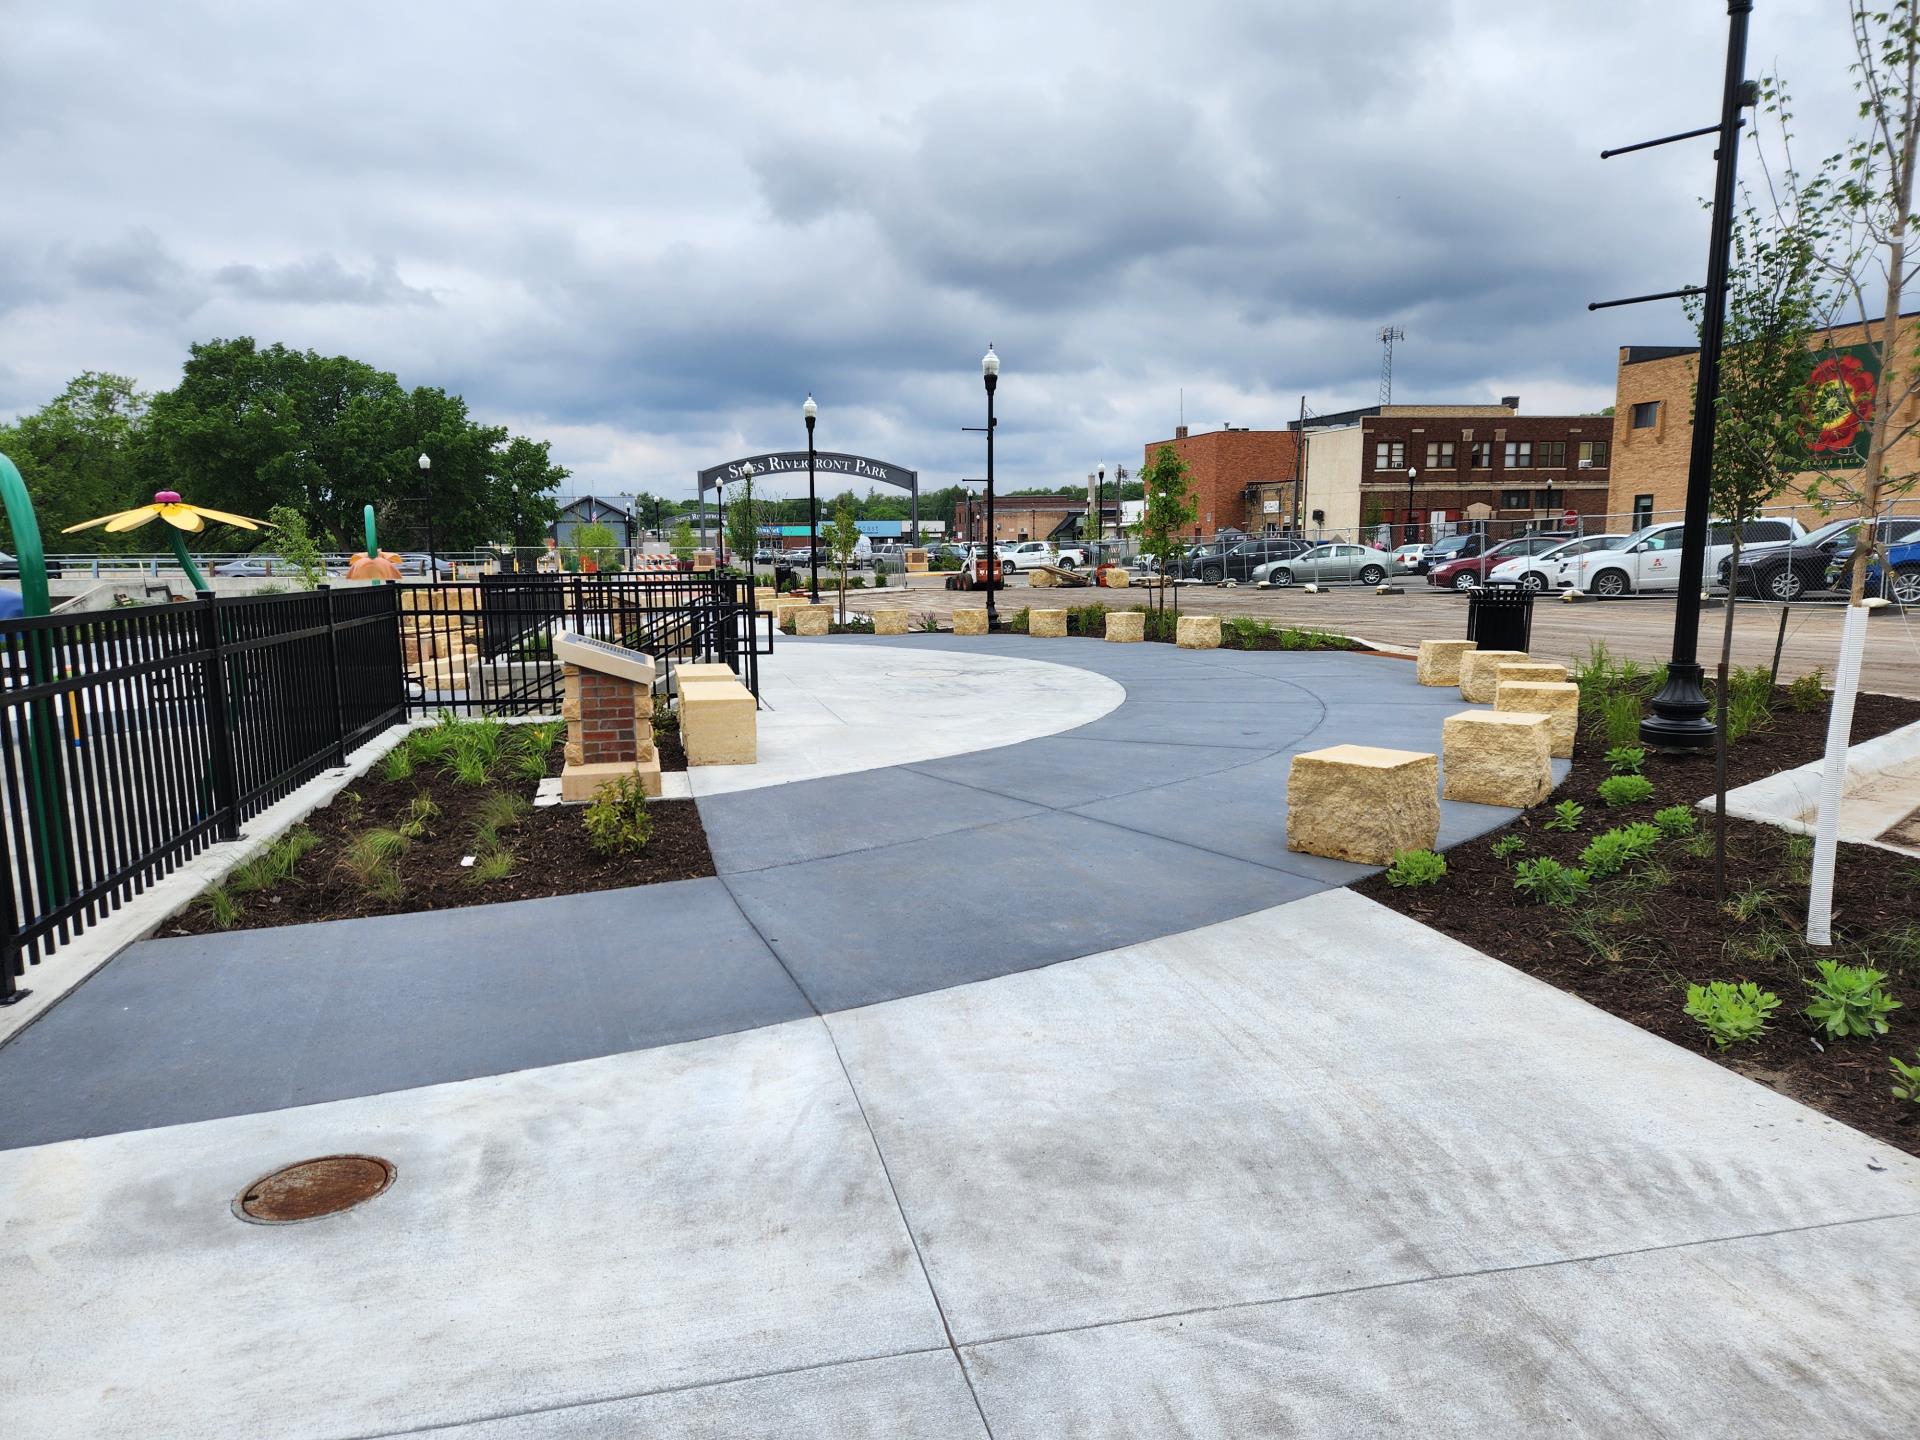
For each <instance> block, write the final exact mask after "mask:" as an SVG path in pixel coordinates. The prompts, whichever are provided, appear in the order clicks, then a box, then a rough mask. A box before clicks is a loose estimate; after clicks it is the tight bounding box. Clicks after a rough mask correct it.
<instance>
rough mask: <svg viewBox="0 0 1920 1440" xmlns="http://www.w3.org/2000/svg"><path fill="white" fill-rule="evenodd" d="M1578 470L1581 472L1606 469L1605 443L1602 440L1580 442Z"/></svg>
mask: <svg viewBox="0 0 1920 1440" xmlns="http://www.w3.org/2000/svg"><path fill="white" fill-rule="evenodd" d="M1580 468H1581V469H1582V470H1604V469H1606V468H1607V442H1606V441H1604V440H1582V441H1581V442H1580Z"/></svg>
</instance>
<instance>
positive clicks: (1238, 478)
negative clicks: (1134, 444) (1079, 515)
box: [1135, 425, 1298, 536]
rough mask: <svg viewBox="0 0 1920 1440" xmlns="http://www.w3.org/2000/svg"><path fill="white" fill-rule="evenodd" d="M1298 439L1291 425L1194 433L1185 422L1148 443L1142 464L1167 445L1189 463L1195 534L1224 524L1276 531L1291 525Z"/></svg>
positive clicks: (1252, 530) (1209, 532)
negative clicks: (1166, 437)
mask: <svg viewBox="0 0 1920 1440" xmlns="http://www.w3.org/2000/svg"><path fill="white" fill-rule="evenodd" d="M1297 444H1298V438H1297V437H1296V436H1295V435H1294V433H1293V431H1292V430H1290V429H1288V430H1251V429H1246V428H1241V427H1231V426H1230V427H1228V428H1225V429H1221V430H1207V431H1203V432H1202V433H1200V434H1198V435H1195V434H1193V433H1191V432H1190V431H1189V430H1188V428H1187V427H1186V426H1185V425H1181V426H1179V427H1177V428H1176V429H1175V430H1174V432H1173V438H1172V439H1171V440H1154V441H1150V442H1149V443H1148V444H1147V445H1146V447H1145V448H1144V450H1143V451H1142V455H1141V467H1142V469H1144V468H1145V467H1146V466H1149V465H1151V464H1152V463H1153V457H1154V456H1155V455H1157V454H1158V453H1159V452H1160V448H1161V447H1162V446H1163V445H1164V446H1170V447H1172V449H1173V452H1174V453H1175V454H1176V455H1178V456H1179V457H1180V458H1181V459H1182V460H1184V461H1186V462H1187V470H1188V472H1189V474H1190V477H1191V484H1192V487H1193V488H1192V490H1191V491H1190V492H1189V493H1190V495H1191V496H1192V498H1193V500H1194V503H1195V513H1194V519H1193V533H1194V534H1195V535H1196V536H1209V535H1212V534H1214V533H1215V532H1216V531H1219V530H1224V529H1234V530H1244V531H1246V532H1248V533H1249V534H1257V533H1259V532H1261V531H1265V530H1275V531H1278V530H1284V529H1286V528H1287V527H1288V525H1289V523H1290V517H1291V515H1292V512H1293V489H1294V484H1295V481H1296V478H1297V475H1298V472H1297V471H1296V469H1295V468H1294V453H1295V447H1296V445H1297ZM1135 478H1136V479H1137V478H1138V476H1136V477H1135Z"/></svg>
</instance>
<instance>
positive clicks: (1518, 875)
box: [1513, 855, 1587, 905]
mask: <svg viewBox="0 0 1920 1440" xmlns="http://www.w3.org/2000/svg"><path fill="white" fill-rule="evenodd" d="M1513 888H1514V889H1516V890H1518V891H1519V892H1520V893H1521V894H1522V895H1525V896H1526V897H1527V898H1528V899H1529V900H1536V901H1538V902H1540V903H1541V904H1543V905H1571V904H1572V903H1573V902H1574V901H1576V900H1578V899H1579V898H1580V897H1581V896H1582V895H1584V894H1586V893H1587V872H1586V871H1584V870H1578V869H1575V868H1573V867H1572V866H1568V865H1562V864H1561V863H1560V862H1559V861H1558V860H1555V859H1553V858H1552V857H1551V856H1547V855H1542V856H1540V857H1539V858H1538V859H1535V860H1522V861H1521V862H1520V863H1519V864H1518V865H1516V866H1514V867H1513Z"/></svg>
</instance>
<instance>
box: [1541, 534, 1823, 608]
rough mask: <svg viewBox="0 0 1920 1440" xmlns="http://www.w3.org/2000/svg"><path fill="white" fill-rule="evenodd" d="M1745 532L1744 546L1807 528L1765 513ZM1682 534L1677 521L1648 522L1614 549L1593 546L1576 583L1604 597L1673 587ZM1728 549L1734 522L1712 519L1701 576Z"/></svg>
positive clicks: (1794, 537)
mask: <svg viewBox="0 0 1920 1440" xmlns="http://www.w3.org/2000/svg"><path fill="white" fill-rule="evenodd" d="M1743 531H1744V533H1743V534H1742V536H1741V543H1742V544H1743V545H1764V544H1767V543H1769V542H1771V541H1787V540H1801V539H1804V538H1805V537H1806V533H1807V527H1806V526H1804V525H1802V524H1801V523H1800V522H1799V521H1798V520H1794V519H1791V518H1784V519H1783V518H1779V517H1775V516H1765V517H1763V518H1761V519H1758V520H1749V521H1748V522H1747V523H1746V525H1745V526H1744V527H1743ZM1685 532H1686V526H1685V525H1684V524H1682V523H1681V522H1679V521H1677V520H1674V521H1668V522H1667V523H1665V524H1662V525H1649V526H1647V527H1646V528H1645V529H1644V530H1636V531H1635V532H1634V533H1633V534H1632V535H1630V536H1628V537H1627V543H1626V544H1625V545H1622V546H1621V547H1620V548H1619V549H1618V550H1596V551H1594V552H1592V553H1591V554H1588V555H1582V556H1581V557H1580V560H1579V568H1578V571H1577V573H1576V574H1575V576H1574V582H1573V583H1574V587H1575V588H1576V589H1579V590H1585V591H1587V592H1588V593H1590V594H1593V595H1601V596H1608V597H1612V596H1619V595H1633V594H1638V593H1640V592H1643V591H1649V590H1674V589H1677V588H1679V585H1680V555H1681V545H1682V542H1683V539H1684V537H1685ZM1732 553H1733V526H1732V525H1731V524H1730V523H1729V522H1727V521H1725V520H1714V521H1710V522H1709V523H1708V526H1707V549H1706V558H1705V563H1704V564H1703V566H1702V568H1701V578H1702V579H1707V578H1710V577H1712V576H1713V575H1715V574H1717V573H1718V571H1719V566H1720V562H1721V561H1722V560H1724V559H1726V558H1727V556H1729V555H1731V554H1732Z"/></svg>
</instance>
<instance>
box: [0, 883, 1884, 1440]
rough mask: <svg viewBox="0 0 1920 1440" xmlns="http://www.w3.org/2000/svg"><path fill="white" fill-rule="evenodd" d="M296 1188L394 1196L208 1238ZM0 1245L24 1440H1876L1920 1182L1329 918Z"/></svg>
mask: <svg viewBox="0 0 1920 1440" xmlns="http://www.w3.org/2000/svg"><path fill="white" fill-rule="evenodd" d="M338 1151H365V1152H372V1153H376V1154H380V1155H384V1156H386V1157H388V1158H390V1159H391V1160H393V1161H394V1162H395V1163H396V1165H397V1166H398V1179H397V1180H396V1183H395V1185H394V1187H393V1189H392V1190H391V1191H389V1192H388V1193H387V1194H386V1195H384V1196H382V1197H380V1198H379V1199H378V1200H375V1201H373V1202H371V1203H369V1204H367V1205H365V1206H363V1207H361V1208H360V1209H358V1210H355V1211H352V1212H349V1213H348V1214H346V1215H342V1216H336V1217H333V1218H330V1219H326V1220H321V1221H315V1222H311V1223H309V1224H305V1225H298V1226H290V1227H284V1228H278V1229H272V1228H262V1227H257V1226H248V1225H243V1224H240V1223H237V1222H236V1221H235V1220H234V1219H233V1217H232V1216H231V1215H230V1214H229V1213H228V1209H227V1206H228V1202H229V1201H230V1200H231V1198H232V1197H233V1195H234V1194H235V1193H237V1192H238V1191H239V1190H240V1189H241V1188H242V1187H243V1186H245V1185H246V1184H248V1183H249V1182H250V1181H251V1180H252V1179H253V1178H254V1177H255V1176H257V1175H258V1174H260V1173H261V1172H262V1171H264V1170H266V1169H268V1168H270V1167H272V1166H274V1165H277V1164H280V1163H283V1162H286V1161H288V1160H292V1159H295V1158H299V1157H303V1156H308V1155H317V1154H326V1153H331V1152H338ZM0 1195H4V1196H5V1197H6V1201H5V1208H4V1211H0V1216H4V1221H5V1226H6V1232H5V1233H6V1246H5V1250H4V1258H0V1297H4V1299H3V1300H0V1304H4V1307H5V1318H6V1320H7V1324H8V1335H9V1342H8V1348H9V1356H10V1363H9V1365H8V1366H7V1367H5V1369H4V1370H0V1429H4V1430H5V1432H6V1433H9V1434H20V1435H33V1436H35V1437H44V1440H61V1437H81V1436H86V1437H97V1436H121V1435H142V1436H146V1435H175V1434H181V1435H184V1434H191V1435H195V1436H208V1437H214V1436H252V1435H263V1434H270V1435H274V1436H281V1437H329V1440H334V1437H347V1436H374V1435H401V1434H418V1433H423V1432H431V1433H433V1434H435V1435H440V1436H451V1437H462V1440H472V1437H485V1440H504V1437H526V1436H539V1437H558V1436H587V1435H595V1436H598V1435H607V1434H635V1435H642V1434H644V1435H662V1436H665V1435H672V1436H682V1435H693V1436H711V1437H723V1436H724V1437H744V1436H873V1437H902V1436H928V1437H932V1436H942V1437H945V1436H985V1435H992V1436H994V1437H998V1440H1019V1437H1035V1440H1040V1437H1045V1440H1056V1437H1060V1436H1087V1437H1113V1436H1142V1437H1147V1436H1151V1437H1162V1436H1167V1435H1175V1434H1178V1435H1191V1436H1247V1435H1292V1434H1298V1435H1326V1436H1342V1437H1346V1436H1403V1435H1409V1434H1420V1435H1474V1436H1485V1435H1500V1436H1510V1435H1544V1434H1552V1435H1582V1436H1607V1437H1613V1436H1621V1435H1634V1436H1640V1435H1650V1436H1674V1437H1697V1436H1711V1435H1728V1436H1732V1435H1739V1436H1743V1437H1774V1436H1778V1437H1789V1436H1792V1437H1800V1436H1805V1435H1811V1434H1821V1435H1847V1436H1881V1435H1885V1436H1902V1435H1909V1434H1911V1433H1913V1430H1914V1428H1915V1426H1916V1425H1920V1389H1916V1387H1915V1386H1914V1385H1913V1383H1912V1380H1913V1371H1912V1357H1911V1354H1910V1347H1909V1345H1908V1342H1907V1337H1908V1336H1910V1335H1911V1334H1912V1333H1913V1332H1914V1327H1915V1324H1916V1322H1920V1302H1917V1301H1916V1298H1915V1295H1914V1292H1913V1289H1912V1286H1911V1284H1910V1279H1911V1276H1912V1274H1913V1273H1914V1272H1915V1267H1916V1265H1920V1226H1916V1223H1915V1218H1916V1216H1920V1164H1916V1163H1915V1162H1914V1161H1912V1160H1911V1159H1908V1158H1906V1157H1903V1156H1901V1155H1899V1154H1897V1153H1894V1152H1890V1151H1889V1150H1888V1149H1887V1148H1886V1147H1884V1146H1881V1145H1878V1144H1876V1143H1874V1142H1871V1141H1869V1140H1867V1139H1866V1138H1865V1137H1862V1136H1860V1135H1858V1134H1856V1133H1854V1132H1852V1131H1849V1130H1847V1129H1845V1128H1844V1127H1842V1126H1839V1125H1837V1124H1835V1123H1833V1122H1831V1121H1827V1120H1824V1119H1822V1118H1821V1117H1819V1116H1816V1115H1814V1114H1813V1113H1812V1112H1810V1111H1807V1110H1805V1109H1803V1108H1801V1107H1800V1106H1798V1105H1795V1104H1794V1103H1792V1102H1791V1101H1788V1100H1786V1099H1783V1098H1782V1097H1780V1096H1778V1095H1775V1094H1773V1093H1772V1092H1770V1091H1768V1090H1765V1089H1763V1088H1762V1087H1760V1086H1757V1085H1754V1084H1751V1083H1750V1082H1748V1081H1746V1080H1743V1079H1741V1078H1740V1077H1738V1076H1736V1075H1733V1074H1731V1073H1729V1072H1728V1071H1725V1070H1723V1069H1720V1068H1719V1067H1717V1066H1714V1065H1712V1064H1710V1063H1709V1062H1707V1061H1705V1060H1703V1059H1701V1058H1699V1057H1697V1056H1693V1055H1689V1054H1687V1053H1685V1052H1683V1051H1681V1050H1679V1049H1677V1048H1675V1047H1673V1046H1671V1045H1669V1044H1667V1043H1665V1042H1663V1041H1661V1040H1658V1039H1656V1038H1654V1037H1652V1036H1649V1035H1647V1034H1646V1033H1644V1032H1642V1031H1639V1030H1637V1029H1635V1028H1633V1027H1632V1026H1629V1025H1627V1024H1625V1023H1623V1022H1621V1021H1618V1020H1615V1019H1612V1018H1611V1017H1609V1016H1606V1015H1603V1014H1601V1013H1600V1012H1598V1011H1595V1010H1592V1009H1590V1008H1589V1007H1587V1006H1585V1005H1583V1004H1581V1003H1580V1002H1579V1001H1577V1000H1574V999H1571V998H1570V997H1568V996H1566V995H1565V994H1563V993H1561V992H1559V991H1556V990H1553V989H1550V988H1549V987H1546V986H1544V985H1541V984H1539V983H1537V982H1535V981H1533V980H1531V979H1528V978H1527V977H1524V976H1522V975H1520V974H1518V973H1517V972H1515V971H1513V970H1510V969H1508V968H1507V967H1505V966H1502V965H1499V964H1497V963H1496V962H1493V961H1491V960H1487V959H1485V958H1484V957H1481V956H1479V955H1477V954H1475V953H1474V952H1472V951H1470V950H1467V949H1465V948H1464V947H1462V946H1459V945H1457V944H1455V943H1453V942H1451V941H1448V940H1445V939H1443V938H1441V937H1439V936H1436V935H1434V934H1432V933H1431V932H1429V931H1426V930H1425V929H1423V928H1422V927H1420V926H1419V925H1417V924H1415V923H1413V922H1411V921H1409V920H1407V919H1405V918H1403V917H1401V916H1398V915H1396V914H1394V913H1392V912H1390V911H1387V910H1385V909H1383V908H1382V907H1379V906H1376V905H1374V904H1373V903H1372V902H1370V901H1366V900H1363V899H1361V898H1359V897H1357V896H1355V895H1353V894H1352V893H1351V892H1348V891H1339V890H1336V891H1331V892H1327V893H1323V894H1319V895H1315V896H1312V897H1310V898H1307V899H1303V900H1299V901H1295V902H1292V903H1291V904H1289V905H1286V906H1283V907H1280V908H1278V909H1276V910H1270V911H1265V912H1261V913H1259V914H1254V915H1248V916H1243V917H1241V918H1239V919H1236V920H1230V921H1226V922H1223V923H1220V924H1217V925H1214V926H1210V927H1207V928H1205V929H1202V930H1199V931H1196V932H1192V933H1189V934H1186V935H1181V936H1174V937H1167V938H1163V939H1160V940H1155V941H1152V942H1149V943H1146V944H1142V945H1136V946H1129V947H1125V948H1123V949H1120V950H1117V951H1114V952H1111V953H1108V954H1103V955H1098V956H1091V957H1087V958H1084V959H1080V960H1075V961H1070V962H1067V963H1065V964H1061V965H1056V966H1053V967H1050V968H1047V969H1042V970H1035V971H1030V972H1027V973H1024V974H1019V975H1011V976H1004V977H1001V978H997V979H994V980H990V981H986V982H983V983H980V984H977V985H971V986H965V987H960V988H953V989H947V990H942V991H939V992H935V993H930V994H925V995H919V996H914V997H910V998H907V999H902V1000H897V1001H892V1002H889V1003H886V1004H882V1005H876V1006H871V1007H867V1008H864V1009H860V1010H856V1011H852V1012H847V1013H843V1014H837V1015H831V1016H828V1017H825V1018H824V1019H820V1018H809V1019H806V1020H800V1021H794V1022H790V1023H787V1024H782V1025H775V1026H770V1027H766V1028H762V1029H758V1030H754V1031H751V1032H747V1033H742V1034H737V1035H731V1036H724V1037H719V1038H715V1039H710V1040H702V1041H696V1042H691V1043H688V1044H683V1045H675V1046H668V1047H662V1048H656V1049H653V1050H649V1051H644V1052H638V1053H630V1054H623V1055H615V1056H608V1057H606V1058H602V1059H598V1060H591V1061H585V1062H581V1063H576V1064H571V1065H562V1066H555V1067H550V1068H545V1069H538V1070H525V1071H521V1072H518V1073H516V1074H512V1075H502V1076H495V1077H491V1078H487V1079H481V1080H474V1081H468V1082H464V1083H459V1084H450V1085H440V1086H431V1087H427V1088H423V1089H414V1090H407V1091H402V1092H397V1093H394V1094H389V1095H382V1096H372V1097H365V1098H360V1099H354V1100H346V1101H339V1102H334V1103H329V1104H323V1105H312V1106H306V1107H302V1108H298V1109H289V1110H281V1111H276V1112H272V1113H269V1114H262V1115H249V1116H239V1117H234V1118H230V1119H224V1120H215V1121H209V1122H204V1123H200V1124H194V1125H186V1126H177V1127H173V1128H169V1129H161V1130H147V1131H140V1132H130V1133H125V1134H120V1135H115V1136H112V1137H109V1138H105V1139H98V1140H81V1141H69V1142H65V1143H61V1144H55V1145H48V1146H40V1147H35V1148H29V1149H21V1150H15V1151H11V1152H8V1153H6V1154H0Z"/></svg>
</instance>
